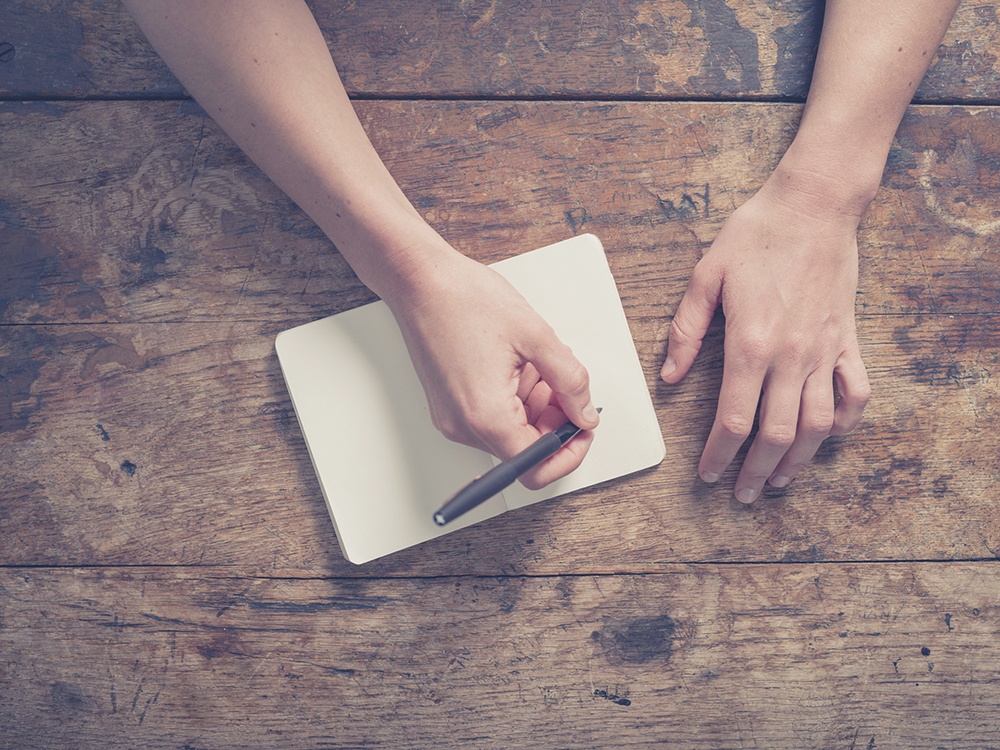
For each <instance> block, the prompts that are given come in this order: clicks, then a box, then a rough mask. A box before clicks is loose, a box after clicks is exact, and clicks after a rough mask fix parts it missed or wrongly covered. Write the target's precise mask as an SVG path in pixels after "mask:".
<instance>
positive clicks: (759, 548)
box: [0, 316, 1000, 576]
mask: <svg viewBox="0 0 1000 750" xmlns="http://www.w3.org/2000/svg"><path fill="white" fill-rule="evenodd" d="M988 320H989V319H987V320H986V321H984V319H983V317H982V316H955V317H950V316H934V317H925V318H921V319H913V318H896V317H881V316H880V317H876V318H872V319H866V320H864V321H863V323H862V326H861V340H862V341H863V342H864V343H863V351H864V354H865V356H866V359H867V361H868V364H869V368H870V372H871V377H872V383H873V389H874V393H875V395H874V398H873V401H872V403H871V404H870V406H869V409H868V412H867V414H866V418H865V421H864V423H863V425H862V427H861V428H860V429H859V430H858V431H856V433H855V434H853V435H851V436H848V437H846V438H843V439H837V440H833V441H830V443H829V445H828V447H826V448H824V449H823V450H822V451H821V453H820V455H819V457H818V459H817V461H816V462H815V463H814V465H813V466H812V467H810V468H809V469H808V470H807V471H806V472H805V473H804V474H803V475H802V476H801V477H800V479H799V480H798V481H796V482H795V483H793V485H791V486H790V487H789V488H787V489H785V490H780V491H779V490H773V489H772V490H768V491H767V492H766V496H765V498H764V499H763V501H761V502H759V503H758V504H756V505H754V506H753V507H751V508H746V507H744V506H742V505H740V504H739V503H737V502H736V501H734V500H732V499H731V498H730V493H731V491H732V484H731V483H732V480H733V477H734V476H735V474H734V473H733V471H734V470H735V469H734V470H733V471H731V472H730V473H729V474H727V476H726V477H725V478H724V479H723V481H722V482H720V483H719V485H717V486H714V487H713V486H708V485H703V484H701V483H700V481H699V480H697V478H696V477H695V469H696V466H697V460H698V455H699V453H700V451H701V448H702V445H703V443H704V440H705V438H706V437H707V434H708V429H709V427H710V426H711V422H712V419H713V413H714V409H715V399H716V396H717V392H718V387H719V383H720V375H721V364H722V346H721V344H722V341H721V339H722V336H721V330H720V329H719V328H718V327H716V328H715V329H714V330H713V331H712V332H711V333H710V335H709V339H708V343H707V344H706V348H705V350H704V352H703V354H702V356H701V358H700V360H699V362H698V363H697V364H696V366H695V369H694V371H693V373H692V374H691V376H689V378H688V380H686V381H685V382H684V383H683V384H682V385H680V386H678V387H676V388H671V387H669V386H666V385H664V384H662V383H658V382H657V380H656V372H657V371H658V368H659V364H660V362H661V358H662V356H663V350H664V342H665V336H666V326H667V321H666V320H664V319H661V318H653V319H649V318H642V317H638V318H637V317H634V316H633V317H632V318H631V319H630V324H631V326H632V330H633V333H634V336H635V339H636V343H637V347H638V350H639V354H640V358H641V360H642V362H643V364H644V367H645V369H646V372H647V377H648V379H649V382H650V387H651V391H652V393H653V397H654V404H655V406H656V409H657V413H658V414H659V416H660V420H661V427H662V429H663V432H664V435H665V439H666V443H667V459H666V460H665V461H664V462H663V464H661V465H660V466H659V467H657V468H655V469H652V470H648V471H646V472H643V473H641V474H639V475H637V476H635V477H633V478H630V479H626V480H623V481H619V482H614V483H612V484H611V485H610V486H599V487H596V488H593V489H590V490H586V491H583V492H580V493H577V494H575V495H573V496H570V497H568V498H565V499H560V500H556V501H552V502H549V503H544V504H542V505H538V506H533V507H531V508H527V509H523V510H521V511H517V512H511V513H507V514H504V515H503V516H501V517H499V518H496V519H493V520H491V521H489V522H486V523H484V524H481V525H478V526H476V527H474V528H471V529H467V530H463V531H460V532H455V533H453V534H451V535H448V536H447V537H444V538H442V539H440V540H437V541H434V542H431V543H428V544H426V545H423V546H421V547H419V548H416V549H413V550H410V551H407V552H403V553H400V554H398V555H394V556H390V557H389V558H386V559H385V560H383V561H380V562H377V563H373V564H370V565H365V566H362V567H355V566H353V565H351V564H350V563H347V562H346V561H344V560H343V559H342V558H341V555H340V551H339V549H338V548H337V546H336V541H335V538H334V535H333V530H332V527H331V524H330V521H329V519H328V518H327V514H326V508H325V505H324V503H323V500H322V497H321V495H320V492H319V488H318V485H317V483H316V480H315V478H314V476H313V473H312V469H311V466H310V464H309V460H308V457H307V454H306V451H305V446H304V445H303V443H302V439H301V435H300V433H299V430H298V426H297V423H296V421H295V417H294V414H293V412H292V409H291V404H290V402H289V401H288V397H287V395H286V393H285V389H284V385H283V382H282V380H281V375H280V372H279V369H278V365H277V361H276V358H275V356H274V352H273V339H274V334H275V333H276V330H277V329H276V328H275V327H273V326H268V325H255V324H232V323H226V324H221V323H220V324H179V323H171V324H145V325H91V326H84V325H73V326H68V327H67V326H51V327H47V326H15V327H10V328H7V329H6V332H5V337H4V339H3V341H2V343H0V373H2V376H3V379H2V380H0V382H2V383H3V384H4V386H5V387H6V389H7V390H6V392H3V391H0V397H2V400H0V409H3V411H2V412H0V425H2V427H3V429H2V431H0V461H2V463H3V464H4V465H5V466H6V467H8V468H7V470H6V471H5V472H4V473H3V474H2V475H0V497H2V498H3V500H2V507H3V513H2V520H0V534H2V536H3V538H4V540H5V541H4V545H3V552H2V557H3V562H4V563H6V564H20V565H23V564H33V565H97V564H99V565H152V564H156V565H191V564H212V565H241V566H250V567H255V566H259V567H260V568H261V569H264V570H268V571H275V570H301V571H305V572H307V573H315V572H320V573H322V574H324V575H327V574H335V575H360V576H380V575H416V574H420V575H447V574H448V573H449V572H450V571H455V570H462V571H466V572H475V573H480V574H485V575H494V574H531V575H537V574H553V573H560V574H567V573H572V572H588V573H590V572H593V573H606V572H612V571H615V570H618V569H619V568H620V566H622V565H627V567H628V569H629V570H631V571H639V570H658V569H659V568H660V566H661V565H662V564H664V563H668V562H677V561H682V562H692V561H706V560H715V561H728V560H733V561H739V560H759V561H779V560H805V561H815V560H855V559H894V560H905V559H950V558H965V559H970V558H972V559H975V558H992V557H994V556H996V554H997V551H998V550H1000V515H998V514H1000V504H998V503H997V494H996V487H997V486H998V485H1000V471H998V465H997V460H996V457H997V455H998V454H1000V439H998V438H997V437H996V435H995V432H994V431H993V430H992V426H993V425H995V424H996V423H997V420H998V418H1000V413H998V409H1000V407H998V404H1000V399H998V395H1000V394H998V385H997V383H998V381H997V379H996V377H995V373H997V372H1000V335H998V333H997V331H996V328H995V326H993V325H991V324H989V323H988ZM598 439H599V437H598ZM363 501H364V499H363V498H358V502H363Z"/></svg>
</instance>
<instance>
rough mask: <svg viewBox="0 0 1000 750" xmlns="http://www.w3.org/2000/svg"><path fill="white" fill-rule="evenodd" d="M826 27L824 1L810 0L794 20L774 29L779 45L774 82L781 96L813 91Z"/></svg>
mask: <svg viewBox="0 0 1000 750" xmlns="http://www.w3.org/2000/svg"><path fill="white" fill-rule="evenodd" d="M822 28H823V3H809V4H808V5H807V6H805V7H804V8H803V9H802V14H801V15H799V16H798V17H793V19H792V21H791V23H789V24H788V25H787V26H779V27H778V28H776V29H775V30H774V43H775V45H776V46H777V48H778V55H777V60H775V64H774V85H775V88H776V89H777V91H779V92H780V94H779V96H782V97H784V98H786V99H793V98H794V99H804V98H805V96H806V94H808V93H809V84H810V82H811V80H812V70H813V64H814V63H815V61H816V50H817V49H818V48H819V35H820V31H821V30H822Z"/></svg>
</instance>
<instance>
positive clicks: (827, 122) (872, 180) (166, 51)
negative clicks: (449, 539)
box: [126, 0, 957, 502]
mask: <svg viewBox="0 0 1000 750" xmlns="http://www.w3.org/2000/svg"><path fill="white" fill-rule="evenodd" d="M126 5H127V6H128V7H129V9H130V10H131V12H132V14H133V15H134V16H135V18H136V20H137V21H138V23H139V25H140V27H141V28H142V30H143V31H144V33H145V34H146V36H147V37H148V38H149V39H150V41H151V42H152V43H153V45H154V47H156V49H157V51H158V52H159V53H160V54H161V55H162V56H163V58H164V59H165V60H166V62H167V64H168V65H169V66H170V67H171V69H172V70H173V72H174V73H175V74H176V75H177V77H178V78H179V79H180V80H181V82H182V83H183V84H184V86H185V87H186V88H187V89H188V91H189V92H190V93H191V94H192V95H193V96H194V97H195V98H196V99H197V100H198V102H199V103H200V104H201V105H202V107H203V108H204V109H205V110H206V111H207V112H208V113H209V114H210V115H211V116H212V117H213V118H214V119H215V120H216V121H217V122H218V123H219V124H220V125H221V127H222V128H223V129H224V130H225V131H226V132H227V133H228V134H229V135H230V136H231V137H232V138H233V140H234V141H235V142H236V143H237V144H238V145H239V146H240V147H241V148H243V149H244V151H246V152H247V154H248V155H249V156H250V157H251V158H252V159H253V160H254V161H255V162H256V163H257V164H258V165H259V166H260V167H261V169H263V171H264V172H265V173H266V174H268V176H270V177H271V178H272V179H273V180H274V181H275V183H276V184H277V185H278V186H279V187H281V188H282V189H283V190H284V191H285V192H286V193H287V194H288V195H289V196H290V197H291V198H292V199H293V200H295V201H296V202H297V203H298V204H299V206H301V207H302V208H303V210H305V211H306V212H307V213H309V215H310V216H311V217H312V219H313V220H314V221H315V222H316V224H317V225H318V226H319V227H320V228H321V229H322V230H323V231H324V232H325V233H326V235H327V236H328V237H329V238H330V239H331V240H332V241H333V243H334V244H335V245H336V247H337V249H338V250H339V251H340V252H341V253H342V254H343V256H344V257H345V258H346V259H347V261H348V262H349V263H350V264H351V266H352V268H353V269H354V271H355V272H356V273H357V275H358V277H359V278H360V279H361V281H362V282H364V283H365V284H366V285H368V286H369V287H370V288H371V289H372V290H373V291H375V292H376V293H377V294H378V295H379V296H381V297H382V299H384V300H385V301H386V303H387V304H388V305H389V307H390V309H391V310H392V311H393V314H394V315H395V317H396V320H397V322H398V323H399V325H400V329H401V330H402V332H403V336H404V339H405V340H406V342H407V346H408V348H409V351H410V355H411V357H412V359H413V362H414V365H415V367H416V370H417V374H418V375H419V377H420V379H421V382H422V383H423V385H424V391H425V394H426V396H427V400H428V404H429V407H430V411H431V415H432V417H433V419H434V422H435V424H436V425H437V427H438V428H439V429H440V430H441V431H442V432H443V433H444V434H445V435H446V436H447V437H449V438H451V439H453V440H456V441H459V442H463V443H466V444H469V445H473V446H475V447H479V448H483V449H485V450H488V451H490V452H491V453H493V454H495V455H497V456H499V457H501V458H508V457H510V456H512V455H514V454H515V453H517V452H518V451H520V450H521V449H523V448H524V447H526V446H527V445H528V444H529V443H531V442H532V441H533V440H535V439H536V438H537V437H538V436H539V435H540V434H541V433H542V432H546V431H550V430H552V429H554V428H555V427H557V426H558V425H559V424H561V423H562V422H563V421H564V420H565V419H567V418H569V419H571V420H572V421H574V422H575V423H577V424H578V425H580V426H581V427H583V428H585V430H586V431H585V432H584V433H581V435H580V436H579V437H577V438H576V439H574V440H573V441H571V442H570V443H569V445H568V446H566V447H565V448H564V449H563V450H561V451H560V452H559V453H557V454H556V455H555V456H553V457H552V458H551V459H549V460H548V461H547V462H546V463H544V464H542V465H541V466H540V467H538V468H537V469H536V470H535V471H533V472H531V473H530V474H528V475H526V476H525V477H523V478H522V482H523V483H524V484H525V485H526V486H528V487H541V486H544V485H546V484H548V483H549V482H552V481H554V480H555V479H558V478H559V477H561V476H564V475H566V474H568V473H569V472H571V471H573V469H575V468H576V467H577V466H578V465H579V464H580V463H581V462H582V460H583V458H584V457H585V455H586V453H587V450H588V449H589V447H590V444H591V442H592V440H593V433H591V432H590V430H593V429H594V428H596V427H597V424H598V416H597V413H596V410H595V409H594V405H593V403H592V401H591V397H590V390H589V381H588V376H587V372H586V369H585V368H584V367H583V365H582V364H581V363H580V362H579V361H578V360H577V359H576V358H575V357H574V356H573V354H572V352H571V351H570V350H569V349H568V348H567V347H566V346H565V345H563V344H562V343H561V342H560V341H559V340H558V338H557V337H556V336H555V334H554V333H553V331H552V330H551V328H550V327H549V326H548V325H547V324H546V323H545V322H544V321H543V320H542V319H541V318H540V317H539V316H538V315H537V314H536V313H535V312H534V311H533V310H532V309H531V308H530V306H528V304H527V303H526V302H525V301H524V299H523V298H521V296H520V295H519V294H518V293H517V292H516V291H515V290H514V289H513V288H512V287H511V286H510V285H509V284H507V283H506V282H505V281H504V280H503V279H502V278H501V277H500V276H499V275H497V274H496V273H494V272H492V271H491V270H490V269H488V268H486V267H485V266H483V265H481V264H479V263H477V262H475V261H473V260H471V259H469V258H467V257H466V256H464V255H462V254H460V253H458V252H457V251H456V250H455V249H454V248H452V247H451V246H450V245H449V244H448V243H447V242H446V241H445V240H444V239H443V238H442V237H441V236H440V235H439V234H438V233H437V232H436V231H435V230H434V229H432V228H431V227H430V226H429V225H428V224H427V223H426V222H425V221H424V220H423V219H422V218H421V217H420V215H419V214H418V213H417V211H416V210H415V209H414V208H413V207H412V205H411V204H410V203H409V201H408V200H407V199H406V197H405V196H404V194H403V191H402V190H401V189H400V188H399V186H398V185H397V184H396V182H395V180H394V179H393V178H392V176H391V175H390V174H389V172H388V170H387V169H386V168H385V166H384V165H383V163H382V161H381V160H380V158H379V157H378V155H377V153H376V152H375V149H374V148H373V147H372V145H371V142H370V141H369V140H368V137H367V135H366V133H365V131H364V129H363V128H362V126H361V124H360V122H359V120H358V118H357V116H356V115H355V112H354V109H353V108H352V106H351V103H350V101H349V100H348V98H347V95H346V93H345V91H344V88H343V85H342V84H341V81H340V77H339V75H338V73H337V70H336V67H335V66H334V63H333V61H332V59H331V57H330V53H329V51H328V49H327V46H326V43H325V41H324V39H323V36H322V33H321V32H320V30H319V28H318V27H317V25H316V22H315V19H314V18H313V16H312V13H311V12H310V10H309V9H308V7H307V6H306V5H305V3H304V2H302V0H238V1H234V0H172V2H170V3H163V2H157V1H156V0H126ZM956 5H957V0H947V1H944V0H874V1H872V0H828V2H827V10H826V20H825V23H824V27H823V36H822V41H821V45H820V51H819V56H818V59H817V63H816V70H815V73H814V78H813V84H812V88H811V90H810V94H809V99H808V102H807V105H806V108H805V112H804V114H803V118H802V122H801V124H800V127H799V130H798V134H797V135H796V137H795V139H794V141H793V143H792V144H791V146H790V147H789V149H788V151H787V152H786V154H785V155H784V157H783V158H782V160H781V162H780V164H779V165H778V167H777V168H776V169H775V171H774V173H773V174H772V175H771V177H770V178H769V179H768V180H767V182H766V183H765V184H764V186H763V187H762V188H761V189H760V191H759V192H758V193H757V194H756V195H755V196H754V197H753V198H751V199H750V200H749V201H748V202H747V203H746V204H744V205H743V206H741V207H740V208H739V209H737V211H736V212H735V213H734V214H733V215H732V217H731V218H730V219H729V221H728V222H727V223H726V224H725V226H724V227H723V229H722V231H721V232H720V234H719V236H718V238H717V239H716V241H715V242H714V243H713V245H712V247H711V248H710V249H709V251H708V252H707V253H706V255H705V256H704V258H703V259H702V260H701V262H699V264H698V265H697V266H696V268H695V270H694V273H693V274H692V277H691V282H690V284H689V286H688V289H687V291H686V293H685V295H684V298H683V300H682V301H681V303H680V306H679V307H678V308H677V310H676V313H675V315H674V318H673V321H672V323H671V326H670V335H669V343H668V350H667V358H666V361H665V363H664V366H663V369H662V371H661V376H662V377H663V379H664V380H665V381H667V382H668V383H676V382H678V381H679V380H680V379H681V378H683V377H684V375H685V374H686V373H687V372H688V370H689V369H690V368H691V366H692V364H693V362H694V359H695V356H696V355H697V353H698V350H699V348H700V347H701V343H702V339H703V337H704V335H705V332H706V329H707V327H708V324H709V322H710V320H711V318H712V316H713V314H714V312H715V310H716V308H717V307H718V306H719V305H720V304H721V305H722V307H723V310H724V312H725V315H726V343H725V369H724V375H723V384H722V388H721V391H720V396H719V406H718V410H717V414H716V420H715V423H714V425H713V427H712V431H711V433H710V435H709V438H708V442H707V444H706V446H705V449H704V452H703V454H702V457H701V462H700V464H699V469H698V471H699V475H700V476H701V477H702V479H704V480H705V481H707V482H715V481H718V479H719V478H720V477H721V475H722V474H723V472H724V471H725V470H726V468H727V467H728V466H729V464H730V463H732V461H733V459H734V457H735V455H736V453H737V451H738V449H739V447H740V446H741V445H742V444H743V442H744V441H745V440H746V438H747V437H748V436H749V434H750V430H751V427H752V424H753V420H754V414H755V412H756V410H757V407H758V403H759V405H760V429H759V431H758V434H757V436H756V438H755V440H754V442H753V444H752V445H751V447H750V450H749V453H748V454H747V457H746V460H745V461H744V463H743V467H742V469H741V471H740V473H739V476H738V478H737V480H736V485H735V495H736V497H737V498H738V499H739V500H741V501H743V502H753V500H755V499H756V498H757V497H759V495H760V493H761V490H762V488H763V487H764V484H765V483H766V482H770V483H771V484H772V485H774V486H784V485H786V484H788V482H790V481H791V480H792V479H794V478H795V476H796V475H797V474H798V473H799V472H800V471H801V470H802V468H803V467H804V466H805V465H806V464H807V463H808V462H809V460H810V459H811V458H812V456H813V455H814V454H815V452H816V450H817V449H818V448H819V445H820V444H821V443H822V441H823V440H824V439H826V437H828V436H829V435H838V434H844V433H846V432H849V431H850V430H852V429H853V428H854V427H855V426H856V425H857V424H858V422H859V420H860V418H861V414H862V412H863V410H864V407H865V404H866V403H867V400H868V397H869V385H868V380H867V375H866V373H865V368H864V365H863V363H862V361H861V355H860V351H859V348H858V342H857V335H856V332H855V325H854V295H855V291H856V288H857V239H856V233H857V227H858V222H859V221H860V219H861V216H862V215H863V213H864V211H865V209H866V208H867V206H868V203H869V202H870V201H871V200H872V198H873V197H874V195H875V192H876V190H877V188H878V184H879V181H880V178H881V173H882V169H883V167H884V165H885V159H886V156H887V153H888V149H889V145H890V144H891V140H892V137H893V134H894V133H895V131H896V128H897V127H898V125H899V121H900V119H901V118H902V115H903V112H904V110H905V108H906V105H907V104H908V102H909V101H910V98H911V97H912V95H913V91H914V90H915V89H916V86H917V84H918V83H919V81H920V78H921V77H922V76H923V74H924V72H925V70H926V68H927V65H928V64H929V62H930V60H931V58H932V57H933V54H934V50H935V48H936V47H937V45H938V44H939V43H940V40H941V37H942V36H943V34H944V31H945V29H946V28H947V26H948V23H949V21H950V19H951V16H952V14H953V13H954V11H955V7H956ZM834 382H836V385H837V389H836V390H837V393H838V394H839V400H836V401H835V392H834Z"/></svg>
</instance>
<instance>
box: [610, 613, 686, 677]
mask: <svg viewBox="0 0 1000 750" xmlns="http://www.w3.org/2000/svg"><path fill="white" fill-rule="evenodd" d="M675 630H676V626H675V624H674V621H673V619H672V618H671V617H670V616H669V615H657V616H654V617H636V618H633V619H629V620H622V621H612V622H610V623H608V624H607V625H605V626H604V628H603V629H602V631H601V632H600V633H599V634H598V638H597V640H599V641H600V643H601V646H602V647H603V649H604V657H605V658H606V659H607V661H608V663H609V664H613V665H622V664H647V663H649V662H651V661H654V660H656V661H662V662H664V663H666V662H669V661H670V656H671V654H672V652H673V648H674V631H675ZM593 637H594V636H593V634H592V635H591V638H593Z"/></svg>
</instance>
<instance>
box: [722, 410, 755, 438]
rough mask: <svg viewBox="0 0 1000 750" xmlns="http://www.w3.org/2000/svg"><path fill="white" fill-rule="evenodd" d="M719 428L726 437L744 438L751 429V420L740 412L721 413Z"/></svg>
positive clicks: (748, 434)
mask: <svg viewBox="0 0 1000 750" xmlns="http://www.w3.org/2000/svg"><path fill="white" fill-rule="evenodd" d="M719 428H720V429H721V430H722V431H723V432H724V433H725V434H726V436H727V437H730V438H735V439H738V440H746V439H747V437H749V436H750V430H751V429H753V422H752V421H751V420H749V419H747V418H746V417H744V416H743V415H742V414H723V415H721V416H720V417H719Z"/></svg>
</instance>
